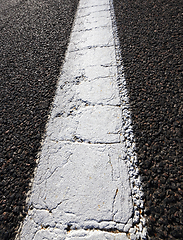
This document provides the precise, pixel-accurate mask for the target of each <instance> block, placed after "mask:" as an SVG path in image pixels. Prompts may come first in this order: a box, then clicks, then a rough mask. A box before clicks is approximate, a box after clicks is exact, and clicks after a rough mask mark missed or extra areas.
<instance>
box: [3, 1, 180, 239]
mask: <svg viewBox="0 0 183 240" xmlns="http://www.w3.org/2000/svg"><path fill="white" fill-rule="evenodd" d="M77 4H78V0H67V1H64V0H51V1H50V0H39V1H36V0H8V1H6V2H5V1H3V0H0V30H1V34H0V66H1V67H0V85H1V89H0V102H1V104H0V107H1V109H0V112H1V114H0V122H1V128H0V239H2V240H8V239H14V237H15V234H16V231H17V230H18V228H19V224H20V222H21V221H22V220H23V219H24V217H25V215H26V212H27V207H26V193H27V192H28V190H29V189H30V185H29V184H30V179H31V178H32V177H33V172H34V168H35V166H36V158H37V153H38V152H39V150H40V147H41V139H42V137H43V136H44V132H45V125H46V122H47V119H48V115H49V111H50V107H51V103H52V100H53V96H54V93H55V89H56V82H57V79H58V77H59V73H60V68H61V65H62V63H63V60H64V56H65V51H66V49H67V44H68V42H69V35H70V32H71V27H72V23H73V19H74V15H75V11H76V9H77ZM114 8H115V14H116V19H117V27H118V35H119V39H120V44H121V50H122V57H123V63H124V74H125V77H126V80H127V87H128V91H129V98H130V104H131V111H132V120H133V126H134V133H135V138H136V144H137V154H138V160H139V169H140V174H141V176H142V182H143V188H144V199H145V215H146V217H147V228H148V235H149V238H150V239H183V237H182V236H183V231H182V229H183V227H182V224H183V218H182V216H183V213H182V208H183V185H182V184H183V183H182V180H183V177H182V169H183V166H182V146H183V144H182V137H183V129H182V122H183V116H182V111H183V108H182V103H183V91H182V42H181V36H182V1H181V0H166V1H165V0H154V1H153V0H123V1H122V0H114Z"/></svg>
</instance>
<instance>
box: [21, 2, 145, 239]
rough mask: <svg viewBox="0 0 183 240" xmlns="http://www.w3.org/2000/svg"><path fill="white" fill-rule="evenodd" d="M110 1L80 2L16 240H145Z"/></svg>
mask: <svg viewBox="0 0 183 240" xmlns="http://www.w3.org/2000/svg"><path fill="white" fill-rule="evenodd" d="M122 71H123V68H122V63H121V56H120V50H119V43H118V38H117V31H116V26H115V18H114V11H113V5H112V2H110V1H109V0H100V1H98V0H80V4H79V7H78V10H77V14H76V18H75V22H74V27H73V31H72V34H71V39H70V44H69V46H68V50H67V54H66V58H65V63H64V65H63V67H62V73H61V77H60V80H59V82H58V88H57V91H56V96H55V99H54V103H53V108H52V111H51V116H50V119H49V122H48V125H47V131H46V137H45V140H44V143H43V146H42V151H41V153H40V157H39V163H38V168H37V170H36V173H35V179H34V180H33V186H32V192H31V194H30V196H29V211H28V215H27V217H26V219H25V221H24V223H23V224H22V228H21V231H20V234H19V236H17V239H21V240H23V239H25V240H27V239H29V240H39V239H40V240H41V239H66V240H69V239H73V240H74V239H75V240H76V239H78V240H80V239H83V240H84V239H88V240H92V239H93V240H94V239H100V240H102V239H111V240H112V239H119V240H126V239H129V238H130V239H146V237H145V236H146V228H145V220H144V218H143V216H142V212H143V200H142V195H143V194H142V191H141V182H140V177H139V174H138V168H137V165H136V164H137V159H136V154H135V141H134V137H133V132H132V126H131V117H130V111H129V104H128V97H127V90H126V82H125V79H124V76H123V74H122Z"/></svg>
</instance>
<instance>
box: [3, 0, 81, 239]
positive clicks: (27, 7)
mask: <svg viewBox="0 0 183 240" xmlns="http://www.w3.org/2000/svg"><path fill="white" fill-rule="evenodd" d="M2 2H3V1H1V2H0V3H1V4H2V5H1V6H3V7H2V8H0V29H1V34H0V59H1V63H0V64H1V73H0V74H1V75H0V83H1V89H0V95H1V99H0V101H1V110H0V112H1V117H0V122H1V128H0V131H1V132H0V141H1V143H0V154H1V156H0V239H2V240H7V239H13V238H14V236H15V231H16V230H17V229H18V226H19V222H20V221H22V220H23V217H24V216H25V213H26V209H25V198H26V196H25V193H26V192H27V191H28V189H29V182H30V179H31V178H32V174H33V171H34V167H35V165H36V155H37V152H38V149H39V147H40V141H41V137H42V136H43V133H44V129H45V124H46V121H47V116H48V113H49V107H50V103H51V102H52V99H53V95H54V93H55V84H56V81H57V79H58V76H59V73H60V67H61V64H62V61H63V60H64V57H65V50H66V49H67V44H68V40H69V36H70V30H71V26H72V22H73V19H74V16H75V11H76V8H77V3H78V0H67V1H65V0H63V1H62V0H52V1H49V0H44V1H43V0H39V1H34V0H31V1H13V0H12V1H7V3H6V4H5V3H2ZM16 4H17V5H16ZM7 6H8V7H9V8H7Z"/></svg>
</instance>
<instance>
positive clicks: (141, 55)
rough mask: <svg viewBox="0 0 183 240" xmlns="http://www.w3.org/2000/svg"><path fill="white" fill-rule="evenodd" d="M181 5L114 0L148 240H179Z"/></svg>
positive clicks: (172, 0) (182, 232) (182, 186)
mask: <svg viewBox="0 0 183 240" xmlns="http://www.w3.org/2000/svg"><path fill="white" fill-rule="evenodd" d="M182 6H183V4H182V1H180V0H166V1H164V0H123V1H122V0H114V8H115V14H116V18H117V26H118V34H119V39H120V44H121V50H122V56H123V62H124V74H125V77H126V81H127V85H128V91H129V97H130V104H131V111H132V119H133V127H134V133H135V137H136V144H137V154H138V160H139V168H140V174H141V176H142V181H143V188H144V193H145V194H144V197H145V206H146V209H145V213H146V216H147V228H148V234H149V237H150V239H183V226H182V224H183V212H182V210H183V182H182V180H183V177H182V169H183V165H182V160H183V157H182V156H183V152H182V147H183V142H182V140H183V128H182V122H183V116H182V113H183V91H182V85H183V80H182V66H183V65H182V57H183V56H182V49H183V47H182V39H181V38H182Z"/></svg>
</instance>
